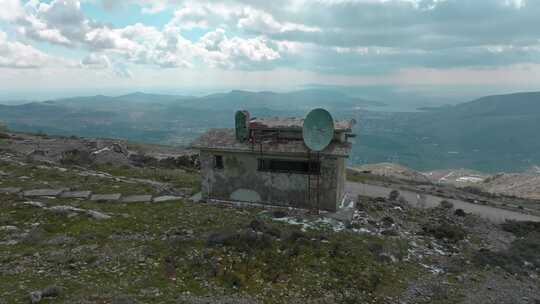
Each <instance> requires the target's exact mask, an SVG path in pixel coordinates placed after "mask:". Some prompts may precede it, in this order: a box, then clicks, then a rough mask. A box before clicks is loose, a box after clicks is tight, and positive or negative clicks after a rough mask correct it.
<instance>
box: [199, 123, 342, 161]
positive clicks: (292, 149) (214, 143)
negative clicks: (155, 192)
mask: <svg viewBox="0 0 540 304" xmlns="http://www.w3.org/2000/svg"><path fill="white" fill-rule="evenodd" d="M261 145H262V149H263V152H264V153H290V154H307V153H308V152H310V150H309V149H308V148H307V147H306V146H305V145H304V142H303V141H302V140H285V141H268V142H263V143H262V144H259V143H257V144H253V143H250V142H239V141H238V140H236V136H235V130H234V129H209V130H208V131H207V132H206V133H204V134H203V135H202V136H201V137H199V138H198V139H196V140H195V141H194V142H193V143H192V145H191V146H192V148H194V149H207V150H220V151H229V152H252V151H253V152H259V151H260V149H261ZM350 151H351V144H350V143H348V142H345V143H339V142H332V143H331V144H330V145H328V147H326V149H324V150H323V151H321V154H323V155H332V156H339V157H348V156H349V153H350Z"/></svg>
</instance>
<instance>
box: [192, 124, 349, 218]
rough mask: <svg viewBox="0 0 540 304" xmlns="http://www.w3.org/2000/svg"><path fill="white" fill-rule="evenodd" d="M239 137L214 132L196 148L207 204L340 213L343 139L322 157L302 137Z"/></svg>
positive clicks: (345, 145)
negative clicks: (220, 202)
mask: <svg viewBox="0 0 540 304" xmlns="http://www.w3.org/2000/svg"><path fill="white" fill-rule="evenodd" d="M293 133H294V132H293ZM234 135H235V133H234V130H232V129H211V130H209V131H208V132H207V133H206V134H205V135H203V136H202V137H201V138H199V139H198V140H197V141H195V142H194V143H193V147H194V148H196V149H198V150H199V151H200V164H201V175H202V187H201V188H202V197H203V199H216V200H225V201H244V202H256V203H263V204H272V205H279V206H287V207H297V208H317V209H323V210H329V211H334V210H336V208H337V205H338V204H339V203H340V202H341V200H342V198H343V195H344V188H345V178H346V177H345V160H346V158H347V156H348V152H349V151H350V144H349V143H346V142H343V141H339V139H338V140H336V141H335V142H333V143H332V144H331V145H330V146H329V147H328V148H327V149H325V150H324V151H322V152H321V153H319V154H318V155H317V154H315V153H313V152H312V151H309V150H308V149H307V148H306V147H305V145H304V144H303V142H302V141H301V137H300V139H294V140H293V139H291V136H290V135H287V136H288V139H286V140H283V138H282V139H273V140H266V141H264V142H254V141H251V142H239V141H238V140H236V138H235V136H234ZM294 135H295V136H296V134H294ZM341 135H342V134H337V135H336V137H337V138H340V137H345V136H341ZM265 164H267V165H265ZM289 165H290V167H289ZM317 179H318V187H317ZM317 197H318V199H317Z"/></svg>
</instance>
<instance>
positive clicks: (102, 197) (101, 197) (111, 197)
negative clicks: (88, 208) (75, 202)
mask: <svg viewBox="0 0 540 304" xmlns="http://www.w3.org/2000/svg"><path fill="white" fill-rule="evenodd" d="M121 197H122V194H121V193H112V194H94V195H92V196H91V197H90V200H91V201H98V202H116V201H119V200H120V198H121Z"/></svg>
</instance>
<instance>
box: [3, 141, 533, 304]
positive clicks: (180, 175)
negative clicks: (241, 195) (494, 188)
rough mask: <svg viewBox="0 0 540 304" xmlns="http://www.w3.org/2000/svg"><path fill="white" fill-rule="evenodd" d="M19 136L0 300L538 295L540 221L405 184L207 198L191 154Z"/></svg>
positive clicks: (489, 299)
mask: <svg viewBox="0 0 540 304" xmlns="http://www.w3.org/2000/svg"><path fill="white" fill-rule="evenodd" d="M8 135H9V136H4V138H3V139H2V140H1V141H0V188H1V189H0V210H1V212H0V261H1V263H0V303H2V304H3V303H10V304H11V303H30V302H31V303H114V304H120V303H124V304H125V303H493V302H494V301H496V302H497V303H534V304H536V303H538V302H539V301H540V288H538V287H539V286H540V279H539V277H538V276H539V275H540V260H539V259H538V250H539V249H540V248H539V247H538V246H539V244H540V226H539V225H538V224H536V223H532V222H523V223H515V222H509V223H504V224H503V225H499V224H494V223H491V222H488V221H486V220H483V219H481V218H479V217H476V216H474V215H471V214H467V213H466V212H464V211H463V210H461V209H455V208H454V207H453V206H452V204H451V203H448V202H444V203H441V204H440V206H437V207H435V208H425V209H417V208H413V207H412V206H411V205H410V204H409V203H408V202H407V200H406V199H405V198H404V197H403V196H402V195H400V193H399V192H398V191H394V192H392V193H391V195H390V196H389V197H376V198H374V197H366V196H359V197H353V198H351V204H347V206H345V207H344V208H343V209H341V210H340V211H339V212H337V213H335V214H328V213H323V214H320V215H315V214H310V213H308V212H305V211H302V210H289V209H279V208H278V209H262V208H259V207H253V206H251V207H250V206H246V205H243V206H240V205H234V204H216V203H211V202H202V201H200V200H199V199H198V198H197V196H196V195H193V194H196V192H198V184H199V181H198V172H197V169H196V168H197V167H196V160H193V158H192V157H191V156H189V155H190V154H189V151H184V150H177V149H172V150H169V149H170V148H166V147H159V146H139V145H134V144H131V143H127V142H118V141H106V140H102V141H99V143H98V141H96V140H93V139H92V140H90V139H70V138H50V137H45V136H32V135H24V134H8ZM62 143H64V144H62ZM75 150H76V151H79V152H76V153H75V152H71V153H65V151H75ZM36 151H42V152H36ZM101 154H103V156H100V155H101ZM105 155H109V156H107V157H106V158H105ZM101 157H103V159H102V158H101ZM186 157H187V158H186ZM187 160H189V161H187ZM380 178H381V180H370V179H369V178H368V179H365V180H364V181H365V182H385V178H383V177H380ZM388 181H390V180H388ZM485 199H489V198H485ZM464 265H466V267H464Z"/></svg>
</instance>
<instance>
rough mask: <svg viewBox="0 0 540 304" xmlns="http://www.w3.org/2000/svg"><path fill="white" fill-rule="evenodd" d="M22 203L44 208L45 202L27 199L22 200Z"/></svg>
mask: <svg viewBox="0 0 540 304" xmlns="http://www.w3.org/2000/svg"><path fill="white" fill-rule="evenodd" d="M22 204H23V205H25V206H30V207H37V208H45V204H44V203H42V202H32V201H28V202H23V203H22Z"/></svg>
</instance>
